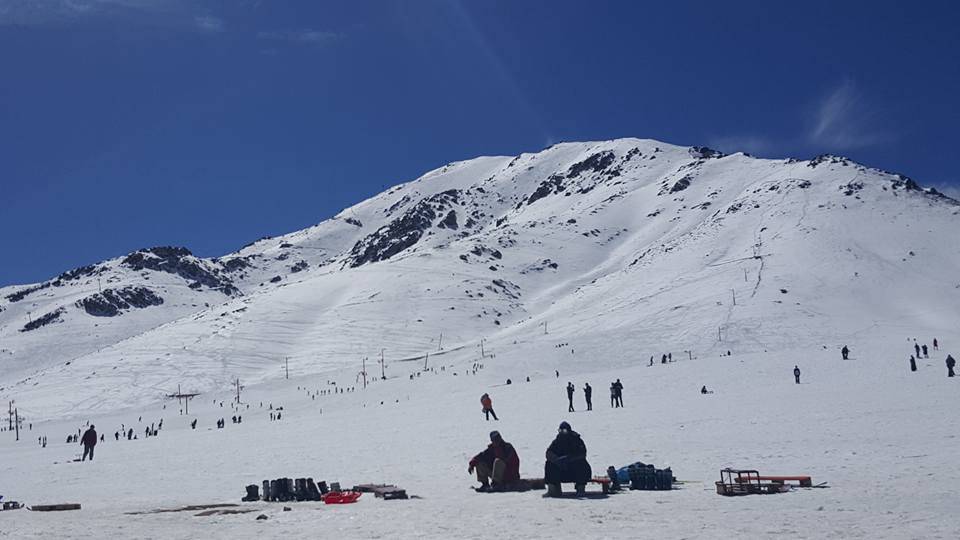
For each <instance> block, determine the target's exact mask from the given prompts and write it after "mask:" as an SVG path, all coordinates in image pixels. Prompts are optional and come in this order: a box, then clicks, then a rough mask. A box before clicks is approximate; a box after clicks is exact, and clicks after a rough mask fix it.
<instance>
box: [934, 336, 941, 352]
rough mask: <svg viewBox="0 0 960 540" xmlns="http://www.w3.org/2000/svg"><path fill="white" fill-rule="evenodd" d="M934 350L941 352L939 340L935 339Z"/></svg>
mask: <svg viewBox="0 0 960 540" xmlns="http://www.w3.org/2000/svg"><path fill="white" fill-rule="evenodd" d="M933 350H935V351H939V350H940V344H939V343H937V338H933Z"/></svg>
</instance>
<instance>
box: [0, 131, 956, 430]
mask: <svg viewBox="0 0 960 540" xmlns="http://www.w3.org/2000/svg"><path fill="white" fill-rule="evenodd" d="M958 214H960V206H958V205H957V203H956V202H955V201H953V200H951V199H948V198H946V197H943V196H941V195H939V194H937V193H936V192H933V191H927V190H922V189H920V188H919V187H918V186H917V185H916V184H915V183H914V182H913V181H911V180H909V179H907V178H905V177H902V176H899V175H894V174H890V173H885V172H882V171H878V170H874V169H870V168H867V167H864V166H862V165H859V164H856V163H853V162H851V161H848V160H846V159H843V158H838V157H832V156H823V157H820V158H817V159H815V160H810V161H796V160H764V159H755V158H752V157H749V156H746V155H743V154H734V155H730V156H723V155H720V154H718V153H716V152H713V151H711V150H709V149H702V148H686V147H677V146H672V145H668V144H664V143H661V142H657V141H651V140H638V139H621V140H615V141H606V142H591V143H563V144H559V145H555V146H552V147H550V148H548V149H546V150H543V151H541V152H538V153H535V154H521V155H519V156H516V157H514V158H509V157H486V158H478V159H474V160H469V161H464V162H457V163H452V164H450V165H447V166H445V167H442V168H440V169H437V170H434V171H431V172H429V173H427V174H425V175H424V176H422V177H421V178H419V179H417V180H415V181H412V182H409V183H407V184H403V185H400V186H397V187H394V188H392V189H390V190H388V191H387V192H384V193H382V194H380V195H378V196H376V197H373V198H371V199H369V200H367V201H364V202H362V203H360V204H358V205H356V206H353V207H351V208H348V209H346V210H344V211H343V212H341V213H340V214H339V215H337V216H335V217H334V218H332V219H330V220H327V221H325V222H323V223H320V224H318V225H317V226H314V227H311V228H308V229H305V230H302V231H298V232H295V233H291V234H289V235H285V236H282V237H277V238H270V239H264V240H261V241H258V242H255V243H253V244H251V245H249V246H247V247H245V248H243V249H241V250H240V251H239V252H237V253H233V254H230V255H227V256H224V257H221V258H218V259H213V260H202V259H197V258H195V257H192V256H191V255H189V254H188V253H187V252H180V251H175V252H174V253H173V254H171V253H170V252H169V250H166V251H161V255H163V256H164V257H166V258H165V259H163V260H164V265H165V266H164V265H157V264H154V265H152V268H151V267H143V264H142V263H141V264H139V265H138V264H130V262H129V261H128V258H120V259H117V260H113V261H107V262H105V263H102V264H101V265H96V266H95V267H94V268H93V269H92V270H91V269H87V270H86V271H84V272H81V274H82V275H81V277H80V278H78V279H73V280H65V279H63V278H60V279H59V280H54V281H51V282H47V283H46V284H40V286H41V287H42V286H44V285H47V286H46V287H45V288H42V289H40V290H37V291H34V292H28V294H26V295H25V296H24V298H22V299H17V300H16V301H14V299H15V298H16V295H17V294H18V293H23V292H24V291H30V289H32V288H33V287H8V288H4V289H2V290H0V309H2V310H3V311H2V312H0V340H2V345H0V349H2V351H0V354H2V355H3V356H2V359H0V362H2V363H3V364H2V365H3V366H4V368H5V369H4V373H3V375H2V376H0V398H3V399H7V398H13V397H14V396H15V398H16V399H17V400H18V402H19V403H21V404H22V407H23V408H24V410H25V411H26V413H27V414H28V415H30V416H31V417H33V418H38V419H39V418H50V417H61V416H62V415H65V414H82V413H85V412H89V411H94V410H97V411H105V410H114V409H117V408H120V407H128V406H138V405H143V404H146V403H150V402H153V401H156V400H157V399H160V398H161V397H162V396H163V395H164V394H165V393H168V392H170V391H171V390H173V389H175V388H176V386H177V384H182V385H185V386H187V387H189V388H191V389H193V390H197V391H203V392H208V391H214V390H218V389H224V388H227V387H229V385H230V384H231V383H232V381H233V380H235V378H237V377H239V378H240V379H241V380H243V381H244V382H247V383H250V384H252V383H256V382H264V381H269V380H271V379H275V378H277V377H279V376H282V375H283V371H282V370H281V369H280V365H281V364H282V363H283V362H284V361H286V360H287V359H289V362H290V365H291V366H292V369H294V370H295V371H296V372H297V373H300V374H309V373H325V372H329V371H331V370H334V369H338V368H342V367H344V366H351V369H353V370H354V371H359V366H360V362H361V359H362V358H364V357H366V358H369V359H370V364H373V363H374V362H375V361H376V360H377V359H379V356H380V354H381V351H383V355H384V357H385V358H386V360H387V367H386V371H387V372H388V374H390V373H392V372H393V369H394V368H392V367H391V365H392V364H394V363H396V362H400V361H410V362H417V363H420V362H423V361H424V360H427V359H426V358H425V355H427V354H428V353H432V354H441V355H442V357H443V358H445V359H447V358H449V359H450V360H451V361H455V362H467V361H472V360H468V359H472V358H473V357H474V355H475V353H474V350H475V349H476V347H477V346H478V345H479V344H480V341H481V340H484V343H485V344H486V346H490V347H494V348H497V349H499V350H500V354H501V355H504V356H508V357H509V358H510V359H511V361H513V362H516V363H520V364H522V363H525V362H531V361H532V360H530V358H531V357H537V356H542V355H537V354H535V352H534V351H533V350H532V349H531V347H533V346H532V345H529V344H528V342H529V340H530V339H531V336H534V335H537V334H539V333H542V332H543V331H544V329H546V330H547V331H548V332H549V333H550V334H551V335H552V336H553V337H554V338H555V339H557V340H558V342H561V343H562V342H564V341H565V340H576V342H578V343H580V344H581V345H580V347H581V350H583V351H589V352H590V355H589V357H585V358H584V357H577V359H576V361H575V362H574V361H572V360H571V359H570V358H568V357H566V356H563V355H559V354H557V355H555V358H542V357H541V358H540V359H539V360H537V361H535V363H537V364H538V366H537V367H538V368H539V369H544V370H547V369H552V367H553V366H554V364H557V363H558V362H563V363H564V364H565V365H566V364H571V365H569V369H574V370H588V369H589V370H593V369H597V368H612V367H616V366H622V365H629V364H634V363H637V362H641V361H644V360H646V359H647V358H648V357H649V356H650V355H653V354H659V351H662V350H664V349H666V348H669V349H670V350H673V351H677V352H678V353H680V354H685V353H683V352H682V351H691V353H690V354H691V355H692V354H704V355H705V354H719V353H720V352H721V351H727V350H731V351H735V352H737V353H744V352H758V351H775V350H784V349H789V348H796V347H801V346H809V345H811V344H818V345H820V346H823V345H827V346H834V347H836V346H839V344H840V343H842V342H844V341H845V340H847V339H850V338H851V337H853V336H856V335H858V334H859V333H862V332H864V331H866V330H869V329H873V330H879V331H881V332H891V333H893V332H907V331H908V330H907V329H909V328H914V327H916V326H917V325H922V326H923V327H924V328H930V329H931V330H932V331H933V330H937V331H940V332H941V333H946V332H951V331H955V330H956V328H957V322H958V321H960V303H958V300H960V289H958V287H960V278H958V277H957V276H956V273H955V271H954V269H955V268H956V267H957V265H958V263H960V246H957V245H955V243H951V242H945V241H942V238H943V237H945V236H949V235H951V234H952V233H951V231H955V230H956V226H957V221H958ZM134 255H136V254H134ZM141 255H142V256H143V257H146V258H147V259H149V260H152V259H155V258H156V257H157V255H156V254H155V253H153V252H145V253H141ZM183 261H186V262H187V263H192V264H187V265H186V266H187V269H186V270H183V268H182V267H183V266H184V262H183ZM196 268H201V269H202V270H203V272H202V273H198V271H197V270H196ZM95 278H100V283H98V281H97V279H95ZM198 278H199V279H198ZM57 281H59V282H60V285H57ZM108 284H109V287H110V288H112V289H113V290H122V289H123V288H124V287H133V288H135V289H136V288H137V287H139V288H146V289H148V290H150V291H152V292H154V293H155V295H156V296H158V297H160V298H162V299H163V303H162V304H159V305H152V304H150V303H149V302H147V304H148V305H145V306H144V307H139V308H138V307H129V308H126V309H120V310H118V314H117V315H114V316H109V317H108V316H93V315H91V314H90V313H89V312H88V311H87V310H86V309H85V308H84V307H82V305H81V304H80V302H81V301H82V300H83V299H85V298H89V297H91V296H93V295H95V294H101V295H102V293H98V292H97V291H98V290H99V289H98V287H99V288H107V287H108ZM11 296H13V298H11ZM734 297H736V303H735V304H734ZM141 303H142V302H141ZM154 304H155V302H154ZM98 305H99V304H98ZM61 310H62V311H61ZM28 312H30V313H29V314H28ZM58 312H59V315H57V316H56V319H55V320H53V321H52V322H51V323H50V324H47V325H44V326H40V327H38V328H36V329H33V330H29V331H22V330H24V329H25V325H27V324H29V323H30V321H31V320H32V319H33V318H37V317H42V316H43V315H46V314H51V313H53V314H57V313H58ZM441 334H442V336H443V337H442V343H441ZM506 345H510V347H506ZM571 356H573V355H571ZM427 362H429V360H427ZM540 364H542V365H540ZM373 370H374V369H373V368H372V367H369V366H368V371H369V372H371V373H372V372H373ZM78 381H83V382H84V384H83V385H82V386H79V387H78V386H76V383H77V382H78ZM64 388H70V391H69V392H64V391H63V389H64Z"/></svg>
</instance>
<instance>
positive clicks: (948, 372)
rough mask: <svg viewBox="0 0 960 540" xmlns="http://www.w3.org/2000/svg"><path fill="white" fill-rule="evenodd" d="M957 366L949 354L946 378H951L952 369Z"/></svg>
mask: <svg viewBox="0 0 960 540" xmlns="http://www.w3.org/2000/svg"><path fill="white" fill-rule="evenodd" d="M956 365H957V361H956V360H954V359H953V357H952V356H950V355H949V354H948V355H947V377H953V376H954V375H953V368H954V366H956Z"/></svg>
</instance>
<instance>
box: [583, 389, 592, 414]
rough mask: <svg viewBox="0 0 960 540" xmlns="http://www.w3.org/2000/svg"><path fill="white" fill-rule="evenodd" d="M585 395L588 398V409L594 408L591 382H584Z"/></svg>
mask: <svg viewBox="0 0 960 540" xmlns="http://www.w3.org/2000/svg"><path fill="white" fill-rule="evenodd" d="M583 397H584V398H585V399H586V400H587V410H588V411H592V410H593V387H592V386H590V383H584V384H583Z"/></svg>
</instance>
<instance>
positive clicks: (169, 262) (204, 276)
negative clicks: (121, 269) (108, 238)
mask: <svg viewBox="0 0 960 540" xmlns="http://www.w3.org/2000/svg"><path fill="white" fill-rule="evenodd" d="M121 264H123V265H124V266H127V267H129V268H131V269H133V270H144V269H146V270H153V271H155V272H166V273H168V274H174V275H177V276H180V277H181V278H183V279H185V280H188V281H192V282H194V283H199V284H200V285H202V286H204V287H207V288H210V289H213V290H217V291H220V292H222V293H223V294H226V295H229V296H232V295H235V294H238V293H239V292H240V291H239V290H238V289H237V288H236V287H235V286H234V285H233V283H232V282H231V281H230V279H229V278H227V277H226V276H223V275H220V272H219V270H217V269H216V268H209V267H208V266H207V265H204V264H203V263H202V261H201V260H200V259H198V258H196V257H194V256H193V254H192V253H190V250H188V249H187V248H183V247H169V246H165V247H154V248H148V249H141V250H140V251H137V252H135V253H131V254H130V255H128V256H127V257H126V258H124V259H123V261H122V262H121Z"/></svg>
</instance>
